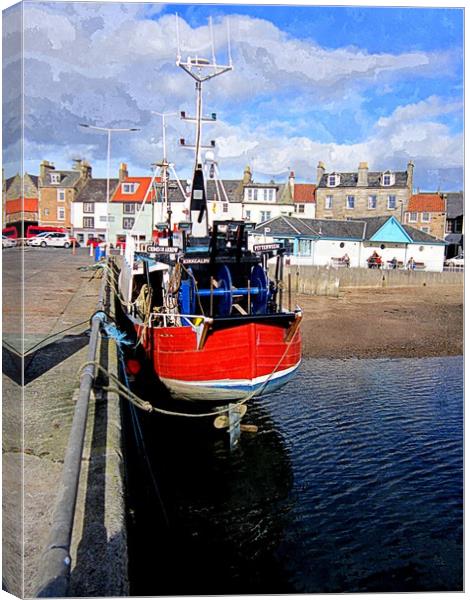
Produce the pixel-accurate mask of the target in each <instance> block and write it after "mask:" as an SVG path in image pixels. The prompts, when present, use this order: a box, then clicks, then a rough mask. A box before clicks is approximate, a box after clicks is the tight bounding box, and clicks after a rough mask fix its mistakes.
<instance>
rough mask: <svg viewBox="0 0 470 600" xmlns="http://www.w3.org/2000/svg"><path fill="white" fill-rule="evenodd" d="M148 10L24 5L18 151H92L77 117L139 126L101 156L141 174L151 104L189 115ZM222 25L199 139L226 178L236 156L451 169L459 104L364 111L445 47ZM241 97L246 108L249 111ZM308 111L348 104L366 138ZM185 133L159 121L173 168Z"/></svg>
mask: <svg viewBox="0 0 470 600" xmlns="http://www.w3.org/2000/svg"><path fill="white" fill-rule="evenodd" d="M160 9H161V5H150V4H142V5H140V4H129V3H128V4H126V3H120V4H119V3H109V4H108V3H99V2H96V3H94V2H93V3H91V2H90V3H88V2H82V3H78V2H73V3H53V4H46V3H35V4H34V5H33V4H31V3H27V4H25V7H24V10H25V26H26V32H25V58H26V63H25V68H26V111H27V118H26V125H27V130H26V131H27V137H28V140H29V141H30V142H31V143H30V145H29V146H27V148H29V155H28V156H27V158H28V159H30V160H32V159H33V158H34V156H33V153H35V152H40V151H41V152H50V153H51V154H55V155H58V154H60V152H61V151H62V153H63V156H64V159H65V157H66V156H68V154H70V153H72V154H74V153H76V152H79V151H84V152H85V151H86V152H87V153H88V154H89V155H88V156H87V158H89V159H90V160H92V161H93V160H96V161H98V160H101V157H102V156H103V152H104V145H105V141H104V140H100V141H98V140H96V141H94V142H91V141H90V139H89V137H85V134H84V133H83V131H80V129H79V128H78V123H79V122H82V121H87V122H91V123H96V124H110V125H115V126H118V125H122V126H127V125H131V124H132V125H137V126H139V127H141V129H142V131H141V132H140V133H139V134H136V135H135V136H133V137H132V138H129V140H128V141H127V142H119V141H117V142H116V145H115V146H113V151H114V152H116V153H118V152H122V153H123V154H122V156H120V158H121V159H122V160H127V161H128V162H129V163H132V164H141V165H142V169H143V170H145V171H146V170H147V169H148V164H149V163H150V162H152V161H155V160H156V159H157V158H158V156H156V153H158V151H159V146H158V145H157V144H156V143H153V142H151V141H150V138H151V137H155V136H156V137H157V138H159V136H160V134H161V128H160V125H159V120H158V118H156V117H153V116H152V115H151V111H152V110H157V111H165V112H167V111H179V110H183V109H184V110H186V111H187V112H192V111H191V108H192V107H193V106H194V92H193V86H192V84H191V82H190V80H189V78H188V77H187V76H186V75H185V74H184V73H182V72H181V71H179V70H178V69H177V67H176V65H175V58H176V42H175V18H174V16H173V15H162V16H160V15H159V10H160ZM149 11H151V12H149ZM150 17H151V18H150ZM230 28H231V32H232V53H233V58H234V63H235V69H234V71H233V72H232V73H230V74H228V75H224V76H222V77H221V78H219V79H217V80H216V81H212V82H210V83H208V84H207V88H206V93H205V97H204V105H205V106H206V107H208V110H215V111H217V113H218V114H219V116H221V118H222V121H221V122H220V123H218V124H217V125H216V126H215V127H214V129H213V130H211V131H209V130H207V134H208V137H209V138H210V137H215V138H216V139H218V145H219V150H218V153H219V157H220V158H222V159H225V161H226V163H227V169H228V170H229V171H230V172H231V173H233V174H234V175H235V174H240V173H241V172H242V171H243V168H244V166H245V165H246V163H247V161H248V162H249V161H252V162H253V165H254V166H255V171H256V169H258V171H259V172H260V173H261V172H263V173H268V174H269V173H275V172H278V171H280V170H282V169H285V168H287V167H291V168H295V169H296V171H297V174H298V176H299V177H302V178H305V179H310V180H311V179H312V178H313V176H314V170H315V167H316V163H317V161H318V160H326V161H330V162H333V157H334V163H335V168H338V169H353V168H355V167H356V166H357V163H358V162H359V161H360V160H368V161H369V163H370V164H371V165H372V164H374V165H376V166H377V168H381V167H384V168H385V167H387V166H390V163H392V162H393V163H395V162H400V163H404V162H406V160H407V158H409V157H414V158H415V161H416V162H418V161H421V162H422V163H423V164H425V165H430V167H429V168H431V166H432V165H433V166H434V168H439V167H438V166H439V165H440V164H441V163H442V161H443V158H442V157H443V156H445V161H446V162H447V163H448V164H449V165H452V166H457V167H458V166H461V165H462V164H463V159H462V147H461V135H459V134H453V133H452V132H451V131H450V130H449V129H448V128H447V127H446V126H445V125H444V124H442V122H441V120H442V117H444V116H445V115H448V114H450V113H454V112H457V113H458V112H459V111H460V110H461V107H460V105H459V104H458V103H455V102H448V101H446V100H444V99H441V98H439V97H437V96H431V97H430V98H428V99H427V100H425V101H422V102H418V103H412V104H407V103H406V102H404V103H403V105H402V106H399V107H398V108H396V109H395V110H394V111H393V112H392V114H390V115H388V116H386V117H381V118H380V119H379V120H378V121H377V123H376V124H375V127H373V128H371V127H370V121H369V119H368V118H366V114H365V110H364V108H363V103H364V98H366V97H367V90H368V89H369V88H373V89H374V90H378V89H379V90H380V89H382V90H383V91H384V92H387V93H390V91H391V90H393V86H394V83H395V82H396V81H399V80H400V79H401V78H403V77H410V76H413V77H415V78H419V77H436V76H438V75H442V74H445V73H448V72H449V71H451V70H452V54H450V53H429V52H428V53H426V52H422V51H409V52H402V53H397V54H391V53H368V52H365V51H364V50H361V49H359V48H353V47H344V48H339V49H336V50H334V49H333V50H332V49H325V48H322V47H320V46H318V45H317V44H315V43H312V42H311V41H309V40H299V39H295V38H294V37H292V36H288V35H287V34H286V33H284V32H283V31H281V30H280V29H279V28H277V27H276V26H275V25H274V24H272V23H270V22H269V21H266V20H262V19H254V18H250V17H248V16H243V15H236V16H233V17H231V19H230ZM179 29H180V38H181V43H182V51H183V55H184V56H186V55H187V54H194V53H197V52H204V51H205V50H207V48H208V42H209V40H210V35H209V33H210V32H209V27H208V26H203V27H199V28H196V29H193V28H191V27H190V26H189V25H188V24H187V23H186V22H185V21H184V20H182V19H181V18H180V19H179ZM213 31H214V40H215V46H216V52H217V55H218V57H220V60H222V61H225V60H227V44H226V42H227V37H226V19H225V18H224V19H219V20H215V21H214V27H213ZM206 54H207V52H206ZM253 106H257V107H258V110H259V113H258V114H256V115H253V114H250V111H253ZM314 111H315V113H318V112H320V111H327V112H328V113H329V116H330V118H331V115H336V114H338V115H341V112H342V111H348V114H353V113H354V114H355V121H356V125H359V126H361V131H366V132H367V135H366V136H364V135H363V136H362V138H363V139H362V141H361V142H360V143H353V144H347V143H342V144H340V143H336V142H335V139H334V133H331V132H329V131H328V130H327V129H326V126H325V124H324V123H321V119H320V120H319V119H318V117H317V114H315V117H314V116H312V115H313V114H314ZM235 119H237V120H238V121H239V123H238V124H237V125H235V124H234V123H235ZM314 120H315V121H318V122H315V123H314V124H313V126H312V123H311V122H312V121H314ZM231 123H232V124H231ZM186 135H187V131H185V126H184V125H183V124H182V123H181V122H179V121H178V122H174V123H171V124H170V126H169V130H168V136H167V139H168V143H169V148H170V149H171V151H172V152H173V155H172V156H173V157H174V158H173V159H174V160H175V162H176V163H177V164H178V162H179V161H180V162H181V165H183V164H184V165H189V164H190V162H191V161H190V160H189V158H188V154H187V153H184V152H182V151H181V150H179V149H178V148H177V146H176V139H177V138H178V137H185V136H186ZM8 137H9V133H8V131H7V135H6V138H5V139H7V140H8ZM319 140H323V141H319ZM54 148H55V151H54V150H53V149H54ZM61 149H62V150H61ZM71 149H72V150H71ZM126 153H127V155H126ZM116 156H118V154H116ZM35 158H36V159H37V161H38V162H39V161H40V160H41V159H43V158H47V156H46V155H45V154H43V155H39V154H38V155H37V156H36V157H35ZM225 161H224V163H225ZM221 168H222V172H223V171H224V168H225V165H224V164H222V165H221Z"/></svg>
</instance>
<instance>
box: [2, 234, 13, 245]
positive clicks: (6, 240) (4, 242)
mask: <svg viewBox="0 0 470 600" xmlns="http://www.w3.org/2000/svg"><path fill="white" fill-rule="evenodd" d="M15 246H16V240H14V239H12V238H9V237H7V236H6V235H2V248H14V247H15Z"/></svg>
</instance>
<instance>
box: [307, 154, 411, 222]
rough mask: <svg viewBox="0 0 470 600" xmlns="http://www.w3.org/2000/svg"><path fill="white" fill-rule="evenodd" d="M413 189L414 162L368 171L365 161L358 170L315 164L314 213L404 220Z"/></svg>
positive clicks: (318, 216) (332, 216)
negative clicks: (403, 167)
mask: <svg viewBox="0 0 470 600" xmlns="http://www.w3.org/2000/svg"><path fill="white" fill-rule="evenodd" d="M412 190H413V163H412V162H411V161H410V162H409V163H408V166H407V169H406V171H390V170H387V171H369V167H368V165H367V163H366V162H361V163H359V167H358V170H357V172H349V173H343V172H338V171H332V172H326V168H325V165H324V163H322V162H319V163H318V167H317V189H316V217H317V218H318V219H351V218H354V219H358V218H364V217H379V216H386V217H391V216H394V217H395V218H396V219H397V220H398V221H400V222H403V219H404V214H405V212H406V210H407V208H408V201H409V199H410V196H411V194H412Z"/></svg>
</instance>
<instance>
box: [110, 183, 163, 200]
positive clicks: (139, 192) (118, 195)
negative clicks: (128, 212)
mask: <svg viewBox="0 0 470 600" xmlns="http://www.w3.org/2000/svg"><path fill="white" fill-rule="evenodd" d="M151 182H152V177H126V178H125V179H124V180H123V181H121V182H120V183H119V185H118V186H117V188H116V191H115V192H114V194H113V197H112V201H113V202H143V201H144V198H145V197H146V196H147V199H146V202H150V201H151V200H152V198H154V197H155V192H154V190H153V189H152V190H150V191H148V190H149V186H150V184H151ZM125 183H138V184H139V185H138V186H137V189H136V191H135V192H134V193H133V194H124V193H123V191H122V186H123V184H125ZM147 192H148V194H147Z"/></svg>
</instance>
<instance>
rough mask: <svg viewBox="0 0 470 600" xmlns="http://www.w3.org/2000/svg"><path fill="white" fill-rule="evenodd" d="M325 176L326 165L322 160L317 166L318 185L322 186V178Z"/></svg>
mask: <svg viewBox="0 0 470 600" xmlns="http://www.w3.org/2000/svg"><path fill="white" fill-rule="evenodd" d="M324 174H325V163H324V162H322V161H321V160H320V161H319V162H318V166H317V185H319V184H320V181H321V178H322V177H323V175H324Z"/></svg>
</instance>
